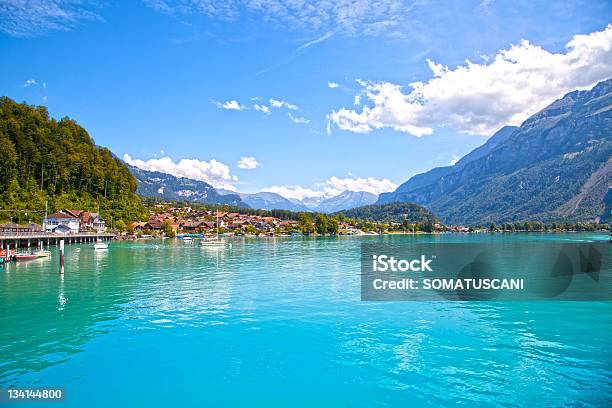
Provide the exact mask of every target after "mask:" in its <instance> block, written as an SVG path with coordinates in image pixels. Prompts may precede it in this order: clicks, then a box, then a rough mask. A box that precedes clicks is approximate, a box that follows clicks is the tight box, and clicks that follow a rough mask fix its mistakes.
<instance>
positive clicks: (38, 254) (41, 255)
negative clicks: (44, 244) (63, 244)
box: [35, 249, 51, 258]
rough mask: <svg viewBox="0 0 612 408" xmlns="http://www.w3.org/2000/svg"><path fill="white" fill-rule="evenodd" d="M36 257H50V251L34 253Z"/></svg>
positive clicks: (43, 250)
mask: <svg viewBox="0 0 612 408" xmlns="http://www.w3.org/2000/svg"><path fill="white" fill-rule="evenodd" d="M35 254H36V256H38V257H39V258H46V257H49V256H51V251H47V250H46V249H41V250H40V251H37V252H35Z"/></svg>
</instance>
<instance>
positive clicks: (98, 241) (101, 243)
mask: <svg viewBox="0 0 612 408" xmlns="http://www.w3.org/2000/svg"><path fill="white" fill-rule="evenodd" d="M99 217H100V203H99V202H98V218H99ZM99 233H100V230H96V243H95V244H94V250H104V249H108V244H107V243H106V242H104V241H102V239H100V237H99V235H98V234H99Z"/></svg>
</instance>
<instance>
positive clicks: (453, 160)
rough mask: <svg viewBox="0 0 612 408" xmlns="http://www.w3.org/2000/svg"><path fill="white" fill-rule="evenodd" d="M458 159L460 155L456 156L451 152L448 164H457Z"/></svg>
mask: <svg viewBox="0 0 612 408" xmlns="http://www.w3.org/2000/svg"><path fill="white" fill-rule="evenodd" d="M459 159H461V157H459V156H457V155H456V154H453V158H452V159H451V161H450V162H449V163H448V164H450V165H451V166H454V165H455V164H457V162H458V161H459Z"/></svg>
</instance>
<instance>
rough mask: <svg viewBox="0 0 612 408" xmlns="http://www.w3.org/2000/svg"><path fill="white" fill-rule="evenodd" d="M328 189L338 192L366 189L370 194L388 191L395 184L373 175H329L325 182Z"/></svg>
mask: <svg viewBox="0 0 612 408" xmlns="http://www.w3.org/2000/svg"><path fill="white" fill-rule="evenodd" d="M325 184H326V186H327V187H328V188H329V189H334V190H336V191H338V194H340V193H341V192H343V191H346V190H348V191H366V192H368V193H372V194H380V193H386V192H389V191H395V189H396V188H397V184H395V183H393V182H392V181H391V180H387V179H377V178H374V177H366V178H361V177H347V178H342V179H341V178H338V177H330V179H329V180H327V181H326V182H325Z"/></svg>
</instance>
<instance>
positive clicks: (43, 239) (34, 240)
mask: <svg viewBox="0 0 612 408" xmlns="http://www.w3.org/2000/svg"><path fill="white" fill-rule="evenodd" d="M114 237H115V234H111V233H99V234H98V233H95V232H82V233H78V234H53V233H45V232H20V233H16V232H0V251H1V250H4V249H12V250H13V249H19V248H31V247H33V248H36V247H45V246H47V247H48V246H50V245H59V242H60V240H61V239H63V240H64V242H65V243H66V244H81V243H94V242H96V241H97V240H98V239H99V240H102V241H110V240H111V239H113V238H114Z"/></svg>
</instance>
